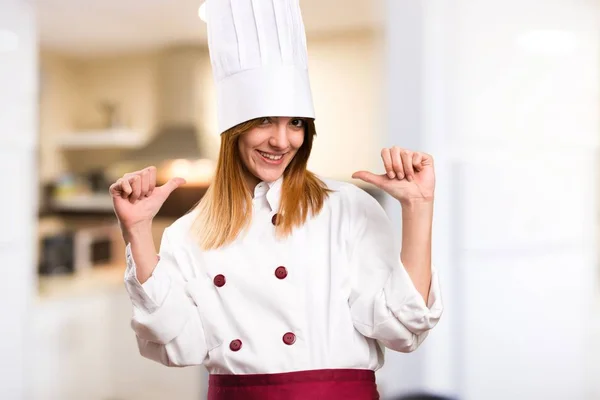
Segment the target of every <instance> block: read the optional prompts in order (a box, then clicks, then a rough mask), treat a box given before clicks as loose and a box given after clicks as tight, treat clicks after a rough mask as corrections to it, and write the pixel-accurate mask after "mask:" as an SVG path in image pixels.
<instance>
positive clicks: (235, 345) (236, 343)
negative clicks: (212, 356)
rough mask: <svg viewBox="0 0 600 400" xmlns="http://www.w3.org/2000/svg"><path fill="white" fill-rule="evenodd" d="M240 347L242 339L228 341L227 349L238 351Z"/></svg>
mask: <svg viewBox="0 0 600 400" xmlns="http://www.w3.org/2000/svg"><path fill="white" fill-rule="evenodd" d="M241 348H242V341H241V340H240V339H235V340H232V341H231V343H229V349H230V350H231V351H238V350H239V349H241Z"/></svg>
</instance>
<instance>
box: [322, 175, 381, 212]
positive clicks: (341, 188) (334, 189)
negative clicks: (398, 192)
mask: <svg viewBox="0 0 600 400" xmlns="http://www.w3.org/2000/svg"><path fill="white" fill-rule="evenodd" d="M319 179H320V180H321V181H323V183H325V185H326V187H327V188H328V189H329V190H331V193H330V198H331V199H332V200H334V201H335V200H337V201H341V202H343V203H346V204H348V205H352V206H355V207H359V208H360V207H365V206H369V207H381V205H380V204H379V202H378V201H377V200H376V199H375V198H374V197H373V196H372V195H371V194H369V193H368V192H367V191H366V190H365V189H363V188H361V187H358V186H357V185H355V184H353V183H351V182H344V181H339V180H335V179H329V178H323V177H319Z"/></svg>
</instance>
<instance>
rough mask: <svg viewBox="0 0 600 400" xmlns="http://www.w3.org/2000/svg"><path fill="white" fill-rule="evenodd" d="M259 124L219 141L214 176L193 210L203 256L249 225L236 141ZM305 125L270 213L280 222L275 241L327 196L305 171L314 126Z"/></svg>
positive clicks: (249, 198) (246, 125)
mask: <svg viewBox="0 0 600 400" xmlns="http://www.w3.org/2000/svg"><path fill="white" fill-rule="evenodd" d="M263 119H264V118H258V119H254V120H250V121H247V122H244V123H242V124H240V125H237V126H235V127H233V128H231V129H229V130H227V131H226V132H224V133H223V134H222V135H221V149H220V152H219V160H218V162H217V168H216V171H215V176H214V179H213V181H212V183H211V185H210V187H209V188H208V190H207V192H206V194H205V195H204V197H203V198H202V200H201V201H200V202H199V203H198V205H197V206H196V210H197V211H198V216H197V217H196V219H195V221H194V224H193V229H194V233H195V234H196V235H197V237H198V239H199V242H200V247H201V248H202V249H204V250H210V249H217V248H219V247H221V246H224V245H227V244H229V243H231V242H233V241H234V240H235V239H236V238H237V237H238V235H239V234H240V233H241V232H242V231H243V230H244V229H245V228H246V227H247V226H248V225H249V224H250V222H251V220H252V206H251V205H252V194H251V192H250V190H249V189H248V187H247V185H246V182H245V180H244V166H243V163H242V161H241V158H240V154H239V148H238V141H239V138H240V136H241V135H243V134H244V133H246V132H247V131H249V130H250V129H252V128H255V127H257V126H259V125H260V124H261V122H262V120H263ZM305 122H306V124H305V129H304V142H303V143H302V146H301V147H300V149H298V152H297V153H296V155H295V156H294V158H293V159H292V161H291V162H290V165H288V167H287V168H286V170H285V171H284V173H283V183H282V187H281V202H280V205H279V210H277V211H276V212H277V214H278V215H279V217H280V220H279V221H278V222H279V223H278V225H277V227H276V234H277V236H278V237H280V238H284V237H286V236H288V235H289V234H290V233H291V232H292V231H293V229H294V228H295V227H299V226H302V225H303V224H304V223H305V222H306V220H307V218H309V216H311V215H316V214H318V213H319V212H320V211H321V209H322V208H323V204H324V202H325V199H326V197H327V196H328V194H329V192H330V190H329V189H328V188H327V186H326V185H325V183H324V182H323V181H321V180H320V179H319V178H317V176H316V175H315V174H313V173H312V172H310V171H308V170H307V169H306V168H307V164H308V157H309V156H310V152H311V150H312V144H313V139H314V136H315V135H316V128H315V123H314V120H312V119H306V120H305Z"/></svg>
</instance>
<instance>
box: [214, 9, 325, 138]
mask: <svg viewBox="0 0 600 400" xmlns="http://www.w3.org/2000/svg"><path fill="white" fill-rule="evenodd" d="M206 20H207V26H208V46H209V52H210V58H211V64H212V70H213V76H214V79H215V84H216V89H217V114H218V125H219V133H223V132H224V131H226V130H227V129H229V128H232V127H234V126H236V125H237V124H239V123H242V122H246V121H248V120H251V119H254V118H260V117H269V116H279V117H305V118H314V117H315V113H314V107H313V101H312V94H311V89H310V82H309V77H308V62H307V50H306V33H305V30H304V23H303V21H302V14H301V11H300V4H299V0H208V1H207V2H206Z"/></svg>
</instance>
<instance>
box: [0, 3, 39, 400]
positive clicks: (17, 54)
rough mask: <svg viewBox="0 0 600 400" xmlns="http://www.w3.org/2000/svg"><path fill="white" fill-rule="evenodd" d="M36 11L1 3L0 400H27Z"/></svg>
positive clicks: (34, 193) (34, 198) (34, 176)
mask: <svg viewBox="0 0 600 400" xmlns="http://www.w3.org/2000/svg"><path fill="white" fill-rule="evenodd" d="M36 34H37V32H36V21H35V12H34V10H33V9H32V6H31V4H30V3H29V2H27V1H22V0H3V2H2V12H1V13H0V87H1V88H2V90H0V171H1V172H0V176H1V177H2V184H3V189H4V190H3V195H2V197H1V199H0V272H1V274H2V279H1V280H0V315H1V316H2V323H0V338H1V340H0V353H1V354H2V357H0V398H2V399H22V398H26V393H27V387H28V381H27V374H26V373H25V369H26V365H25V362H24V360H25V358H26V356H27V355H28V354H29V352H28V347H27V344H28V339H29V332H30V330H29V329H28V328H29V322H30V319H29V317H30V310H31V300H32V291H33V288H34V286H35V278H34V270H33V268H32V265H33V264H34V254H35V247H34V233H33V232H34V229H35V225H36V222H35V221H36V212H35V210H36V206H37V191H36V181H37V172H36V167H37V166H36V158H37V154H36V151H37V135H36V132H37V125H38V110H37V108H38V68H37V66H38V60H37V51H36V50H37V43H36Z"/></svg>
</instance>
